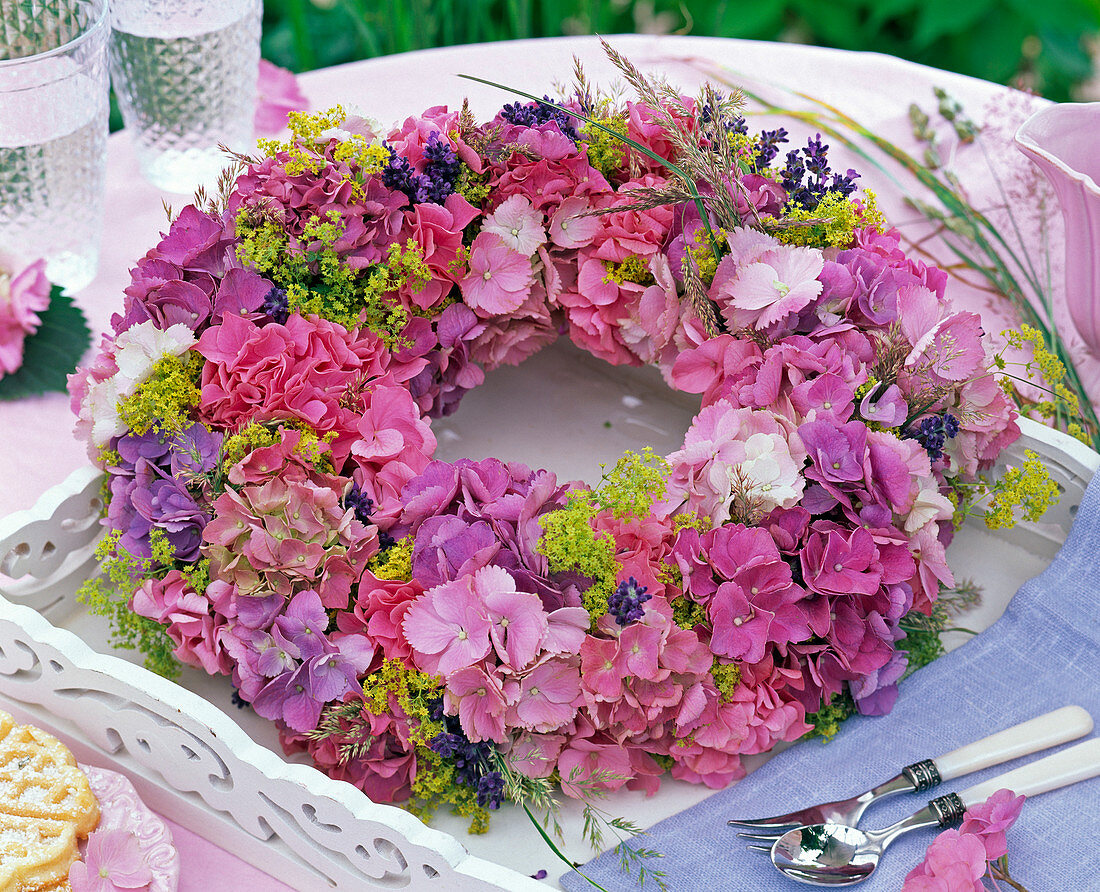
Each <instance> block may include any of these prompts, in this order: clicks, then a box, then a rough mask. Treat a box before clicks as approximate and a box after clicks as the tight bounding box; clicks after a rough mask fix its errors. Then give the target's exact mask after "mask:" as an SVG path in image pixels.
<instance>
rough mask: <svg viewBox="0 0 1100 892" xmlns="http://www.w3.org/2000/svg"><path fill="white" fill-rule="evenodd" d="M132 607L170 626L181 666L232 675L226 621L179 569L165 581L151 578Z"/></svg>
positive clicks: (139, 592) (216, 673) (141, 588)
mask: <svg viewBox="0 0 1100 892" xmlns="http://www.w3.org/2000/svg"><path fill="white" fill-rule="evenodd" d="M130 606H131V608H132V609H133V611H134V612H135V613H137V614H139V615H141V616H146V617H149V618H150V619H155V620H156V621H157V622H158V623H160V624H161V625H165V626H167V627H168V628H167V632H168V637H169V638H171V639H172V641H173V642H175V644H176V648H175V650H173V651H172V653H173V654H174V655H175V657H176V658H177V659H178V660H179V661H180V662H181V663H186V664H187V665H188V666H195V667H197V668H199V669H203V670H205V671H206V672H207V673H208V674H209V675H228V674H229V673H230V671H231V670H232V668H233V661H232V659H231V658H230V656H229V654H228V653H226V651H225V648H224V646H223V645H222V643H221V640H220V637H219V634H218V630H219V629H220V627H221V626H222V625H224V622H225V621H224V618H220V617H218V616H217V614H216V613H214V611H212V610H211V605H210V602H209V601H208V600H207V598H206V597H205V596H204V594H203V593H201V592H196V591H195V590H194V589H193V588H192V587H191V584H190V583H189V582H188V581H187V580H186V579H184V577H183V576H182V575H181V574H180V573H179V571H178V570H170V571H169V572H168V575H167V576H166V577H165V578H164V579H147V580H146V581H145V582H143V583H142V585H141V586H140V588H138V589H137V591H136V592H134V597H133V600H132V601H131V602H130Z"/></svg>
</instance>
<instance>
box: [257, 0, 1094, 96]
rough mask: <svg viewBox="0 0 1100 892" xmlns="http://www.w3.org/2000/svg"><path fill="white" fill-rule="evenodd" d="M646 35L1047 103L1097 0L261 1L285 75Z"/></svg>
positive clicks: (1078, 65)
mask: <svg viewBox="0 0 1100 892" xmlns="http://www.w3.org/2000/svg"><path fill="white" fill-rule="evenodd" d="M635 31H638V32H641V31H657V32H664V33H669V32H672V33H683V34H695V35H709V36H721V37H747V38H754V39H760V40H787V41H797V42H802V43H811V44H817V45H819V46H831V47H838V48H840V49H848V50H869V51H875V52H882V53H889V54H891V55H895V56H900V57H902V58H905V59H911V60H913V61H915V62H922V63H924V64H927V65H932V66H935V67H937V68H945V69H948V70H951V71H958V72H962V73H963V74H970V75H974V76H976V77H980V78H984V79H986V80H991V81H997V82H1001V83H1015V82H1017V80H1019V79H1022V82H1023V83H1024V84H1026V85H1027V86H1029V87H1031V88H1032V89H1034V90H1036V91H1037V92H1040V93H1042V94H1043V95H1045V96H1047V97H1049V98H1051V99H1056V100H1065V99H1067V98H1070V96H1071V95H1072V90H1073V88H1074V86H1075V85H1077V84H1080V83H1081V82H1082V81H1084V80H1086V79H1087V78H1088V77H1089V75H1090V73H1091V68H1092V66H1091V60H1090V56H1089V51H1088V46H1089V41H1090V40H1095V39H1096V37H1097V35H1098V33H1100V0H874V2H869V0H685V2H680V0H265V3H264V37H263V53H264V56H265V57H266V58H268V59H270V60H271V61H273V62H275V63H276V64H278V65H282V66H284V67H286V68H290V69H293V70H295V71H305V70H308V69H311V68H321V67H325V66H329V65H335V64H338V63H341V62H349V61H352V60H355V59H362V58H368V57H371V56H378V55H385V54H389V53H400V52H405V51H407V50H416V49H423V48H426V47H433V46H448V45H452V44H463V43H479V42H483V41H492V40H510V39H513V38H519V37H553V36H559V35H562V34H592V33H599V34H617V33H625V32H635Z"/></svg>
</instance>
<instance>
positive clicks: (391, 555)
mask: <svg viewBox="0 0 1100 892" xmlns="http://www.w3.org/2000/svg"><path fill="white" fill-rule="evenodd" d="M412 553H413V539H412V536H406V537H405V538H404V539H399V540H398V541H397V542H395V543H394V544H393V545H391V546H390V547H389V548H383V549H382V550H381V551H379V552H378V553H377V554H376V555H375V556H374V557H372V558H371V559H370V560H369V561H367V569H368V570H370V571H371V573H373V574H374V575H375V576H376V577H377V578H379V579H396V580H400V581H401V582H408V581H409V580H411V579H412Z"/></svg>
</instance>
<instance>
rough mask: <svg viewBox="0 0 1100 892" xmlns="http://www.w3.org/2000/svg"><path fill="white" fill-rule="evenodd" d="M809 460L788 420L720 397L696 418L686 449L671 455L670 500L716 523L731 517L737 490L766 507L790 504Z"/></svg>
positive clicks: (795, 499)
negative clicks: (739, 405) (746, 407)
mask: <svg viewBox="0 0 1100 892" xmlns="http://www.w3.org/2000/svg"><path fill="white" fill-rule="evenodd" d="M805 459H806V450H805V447H804V446H803V445H802V440H801V439H800V437H799V436H798V434H797V433H795V432H794V430H792V429H791V425H790V424H789V422H787V421H786V419H784V418H782V417H781V416H779V415H776V414H775V413H773V412H768V411H765V410H760V411H754V410H752V409H735V408H734V407H733V406H731V405H730V404H729V403H728V402H726V401H725V400H719V401H718V402H717V403H714V404H712V405H710V406H707V407H706V408H705V409H703V411H702V412H700V413H699V414H698V415H697V416H696V417H695V420H694V421H693V422H692V425H691V427H690V428H689V429H688V432H687V434H686V435H685V437H684V447H683V449H681V450H679V451H678V452H674V453H673V454H672V455H670V456H669V462H670V464H671V465H672V473H671V474H670V476H669V482H668V497H667V498H668V504H669V505H670V506H673V507H675V506H676V505H680V506H681V510H685V511H698V512H699V514H700V515H701V516H703V517H706V518H708V519H709V520H711V521H713V522H714V523H715V524H721V523H724V522H725V521H726V520H728V519H729V517H730V510H731V506H732V502H733V500H734V498H735V497H737V496H738V494H740V495H743V496H749V497H752V498H753V499H758V500H759V501H760V502H761V504H762V506H763V510H765V511H770V510H772V509H773V508H777V507H783V508H789V507H792V506H793V505H795V504H797V502H798V500H799V498H801V496H802V490H803V486H804V480H803V477H802V474H801V469H802V465H803V463H804V462H805Z"/></svg>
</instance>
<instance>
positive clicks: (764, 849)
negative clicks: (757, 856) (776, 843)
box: [745, 846, 772, 855]
mask: <svg viewBox="0 0 1100 892" xmlns="http://www.w3.org/2000/svg"><path fill="white" fill-rule="evenodd" d="M745 848H746V849H748V850H749V851H750V852H763V853H764V854H765V855H770V854H771V852H772V847H771V846H745Z"/></svg>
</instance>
